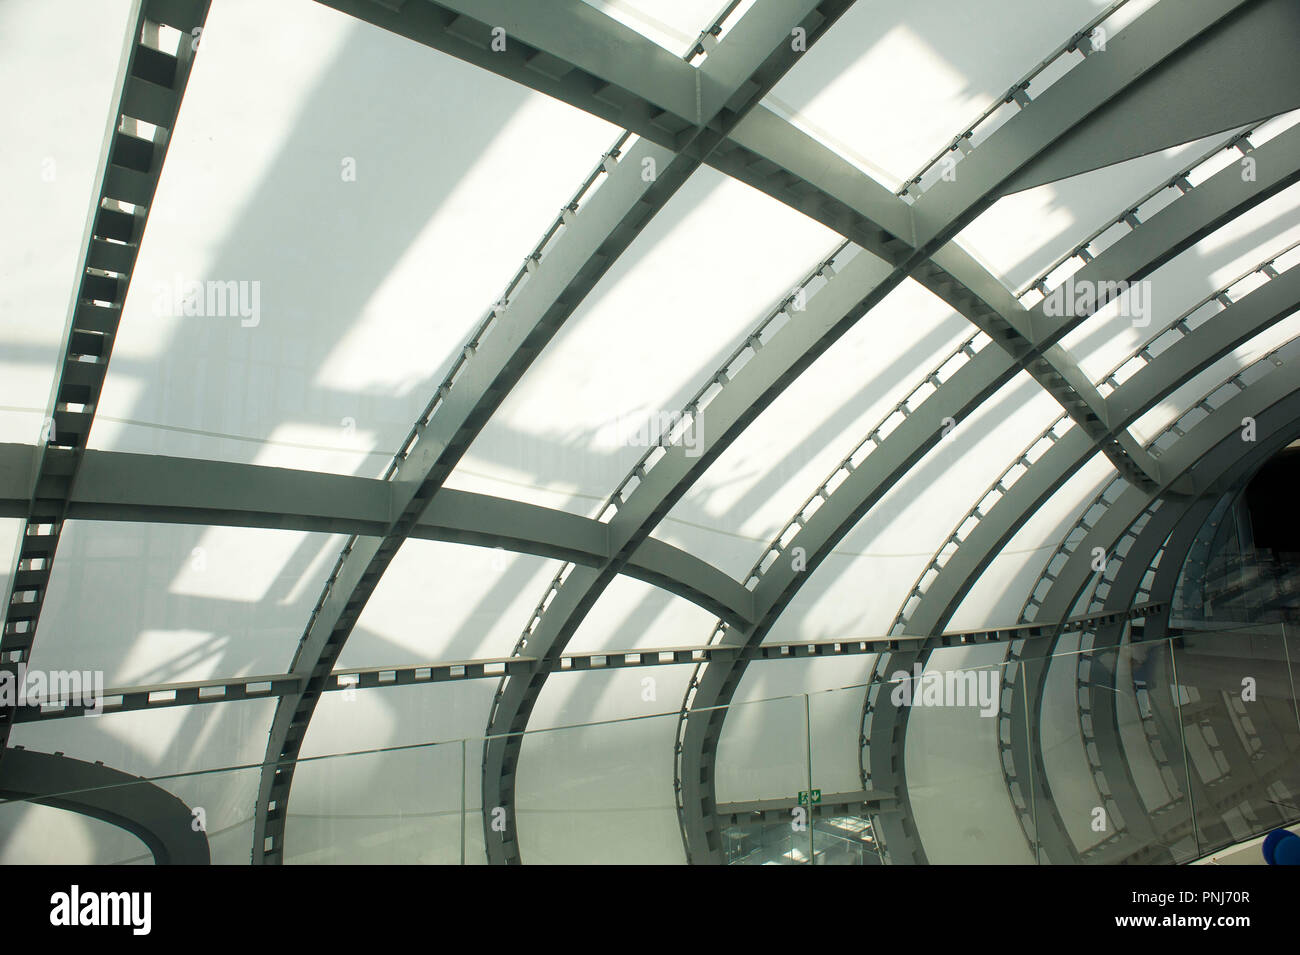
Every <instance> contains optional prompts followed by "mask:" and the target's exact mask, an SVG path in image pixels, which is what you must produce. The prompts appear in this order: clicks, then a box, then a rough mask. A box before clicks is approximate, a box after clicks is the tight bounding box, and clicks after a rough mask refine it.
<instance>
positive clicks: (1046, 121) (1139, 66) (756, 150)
mask: <svg viewBox="0 0 1300 955" xmlns="http://www.w3.org/2000/svg"><path fill="white" fill-rule="evenodd" d="M320 2H323V3H326V4H327V5H329V6H331V7H334V8H336V9H339V10H341V11H343V12H346V13H349V14H351V15H353V16H356V17H359V18H361V19H364V20H366V21H368V22H370V23H372V24H374V25H376V26H380V27H382V28H384V29H386V30H390V31H391V32H394V33H397V34H399V35H402V36H406V37H408V38H410V39H412V40H415V41H416V42H419V43H422V44H424V45H427V46H430V47H432V48H434V49H438V50H441V51H443V52H445V53H449V54H450V55H452V56H456V57H458V58H460V59H463V60H465V61H467V62H470V63H473V64H475V65H477V66H480V67H482V68H484V69H487V70H489V71H491V72H494V73H496V74H498V75H500V76H503V77H505V78H508V79H510V80H513V81H515V82H518V83H521V84H522V85H525V86H528V87H530V88H532V89H536V90H539V91H541V92H545V93H548V94H549V95H551V96H554V97H556V98H557V99H560V100H562V101H564V102H567V103H569V104H571V105H573V106H576V107H578V108H579V109H583V110H585V111H587V112H590V113H592V114H593V115H597V116H601V117H602V118H605V119H608V120H609V121H610V122H614V123H617V124H618V125H620V126H623V127H624V128H627V129H628V130H630V131H632V132H635V133H637V134H638V135H640V136H643V137H645V138H647V139H650V140H652V141H655V142H660V143H662V144H665V145H667V146H669V148H672V142H671V136H672V132H671V130H675V129H678V128H681V127H684V126H687V125H689V123H690V122H691V120H690V118H689V117H690V116H691V115H692V114H691V111H690V108H689V105H683V101H684V100H686V99H687V97H686V95H685V92H684V89H685V87H687V86H688V83H687V80H686V78H685V74H684V73H683V72H682V64H680V63H679V62H675V61H673V60H672V58H671V57H668V56H667V55H666V54H665V53H664V51H662V50H660V49H659V48H658V47H656V46H655V45H654V44H653V43H650V41H648V40H646V39H645V38H643V37H641V36H640V35H638V34H636V33H635V32H633V31H631V30H629V29H628V28H626V27H624V26H622V25H621V24H619V23H617V22H615V21H613V20H602V19H601V18H600V15H598V14H595V13H594V12H593V11H592V10H591V9H590V8H589V7H587V6H585V5H583V4H580V3H576V2H575V3H573V4H569V5H566V7H565V14H566V16H567V15H569V14H570V13H572V16H573V18H574V23H573V29H572V30H571V31H568V34H571V35H557V34H560V33H563V32H565V31H559V30H557V29H556V27H555V25H554V24H553V23H551V22H549V21H546V20H545V18H537V17H533V16H528V15H524V14H522V13H521V11H519V10H516V9H514V8H513V5H512V4H509V3H506V2H504V0H497V2H496V3H493V4H490V5H488V6H486V7H485V6H483V5H482V4H469V3H466V2H450V0H443V2H428V3H425V4H423V5H419V6H416V5H406V6H403V7H401V8H400V10H399V11H393V10H390V9H385V8H383V7H379V6H376V4H375V3H373V2H366V0H320ZM1241 2H1242V0H1188V2H1187V3H1185V4H1183V5H1182V6H1181V8H1180V9H1179V10H1177V11H1174V10H1172V7H1171V8H1169V9H1157V10H1154V11H1151V12H1150V13H1148V14H1147V15H1145V16H1143V17H1142V18H1140V19H1139V20H1138V21H1137V22H1135V23H1134V24H1131V25H1130V26H1129V27H1128V28H1127V29H1125V30H1124V31H1123V32H1122V33H1121V34H1120V35H1119V36H1118V37H1117V38H1116V39H1115V42H1113V43H1111V44H1110V45H1109V46H1108V48H1107V54H1106V57H1105V58H1104V59H1105V60H1106V62H1105V63H1098V62H1095V61H1096V60H1098V59H1101V58H1097V57H1090V58H1089V61H1090V62H1085V63H1083V64H1080V65H1079V66H1078V67H1076V69H1074V70H1072V71H1071V72H1070V74H1068V75H1067V76H1066V77H1064V78H1063V79H1062V80H1060V81H1058V82H1057V83H1056V84H1054V85H1053V86H1052V87H1051V88H1049V89H1048V90H1047V91H1046V92H1045V93H1044V95H1043V97H1042V98H1041V99H1042V101H1043V102H1044V103H1046V104H1047V106H1046V107H1045V108H1039V109H1036V110H1033V111H1032V112H1034V113H1035V114H1036V115H1038V117H1039V119H1040V121H1038V122H1036V124H1035V126H1034V128H1033V129H1032V131H1031V132H1030V134H1029V135H1027V136H1025V137H1024V143H1023V145H1024V146H1025V147H1027V148H1026V149H1022V148H1021V145H1022V144H1012V146H1011V148H1010V149H1009V150H1007V149H1005V148H1003V149H1002V150H1001V151H999V149H998V148H990V147H992V146H994V144H996V143H998V142H1001V143H1002V144H1003V146H1004V147H1005V146H1006V145H1007V144H1008V143H1009V142H1010V140H1008V138H1007V137H1006V136H1005V135H1003V136H1000V137H999V136H994V137H992V138H991V140H990V142H989V144H988V145H986V146H982V147H981V148H980V149H976V150H974V151H973V152H971V153H970V154H969V155H966V157H965V159H964V160H963V168H964V170H965V171H964V172H963V173H962V175H961V177H960V178H961V179H962V180H963V181H962V182H961V183H960V184H959V185H956V186H955V187H954V188H938V189H934V190H931V192H930V193H927V194H926V195H927V196H930V195H932V194H938V198H937V199H933V198H931V199H928V200H927V202H926V203H924V204H922V203H918V204H917V205H915V206H909V205H908V204H907V203H905V202H902V201H901V200H899V199H898V198H897V197H895V196H893V195H892V194H891V193H889V192H888V190H886V189H884V188H883V187H881V186H879V185H877V184H875V183H873V182H872V181H871V180H869V179H867V178H866V177H865V176H863V175H862V174H861V173H859V172H858V171H857V170H855V169H853V168H852V167H851V166H849V165H848V163H846V162H845V161H844V160H843V159H842V158H841V157H839V156H836V155H835V154H834V153H832V152H831V151H830V150H828V149H826V148H825V147H824V146H822V145H820V144H819V143H816V142H815V141H813V140H812V139H811V138H810V137H808V136H806V135H804V134H802V133H800V132H798V131H797V130H795V129H793V127H791V126H790V124H789V123H787V122H786V121H784V120H782V119H780V118H778V117H777V116H776V115H775V114H773V113H771V111H769V110H767V109H765V108H764V107H762V106H759V107H757V108H756V109H754V110H752V111H751V112H750V113H749V115H748V116H747V117H746V118H745V119H744V120H742V121H741V122H740V123H739V124H738V125H737V126H736V127H735V129H734V130H733V131H732V132H731V133H730V138H729V139H727V140H726V141H724V142H723V143H721V144H720V145H719V146H718V148H716V149H715V150H714V151H713V153H712V155H711V156H710V157H708V158H707V160H706V161H707V162H708V163H709V164H711V165H714V166H715V167H716V168H718V169H719V170H721V171H723V172H725V173H727V174H728V175H730V176H733V177H735V178H737V179H739V180H741V181H743V182H747V183H749V184H750V185H752V186H754V187H755V188H758V189H760V190H762V191H764V192H766V193H767V194H768V195H770V196H772V197H773V198H776V199H778V200H779V201H781V202H784V203H786V204H788V205H790V206H792V207H793V208H795V209H798V210H799V211H801V212H803V213H804V214H806V215H808V216H810V217H812V218H814V219H816V220H817V221H819V222H821V223H823V224H824V225H826V226H827V227H828V228H831V229H833V230H835V231H837V232H839V233H841V234H842V235H844V236H845V237H846V238H847V239H849V240H850V241H852V242H854V243H856V244H858V245H859V246H861V247H862V248H864V249H866V250H868V251H870V252H872V253H873V254H876V255H879V256H881V257H882V258H884V259H885V260H886V261H889V262H893V263H894V264H896V265H899V266H906V269H907V272H908V274H910V275H911V277H912V278H914V279H915V280H916V281H918V282H920V283H921V284H922V285H923V286H924V287H926V288H927V289H929V290H930V291H931V292H933V293H934V294H936V295H938V296H939V297H940V298H941V299H943V300H944V301H945V302H947V303H948V304H950V305H951V306H952V307H953V308H954V309H956V310H957V311H958V312H959V313H960V314H962V315H964V316H966V317H967V318H968V319H970V320H971V321H972V322H974V323H975V324H976V326H977V327H979V328H981V329H982V330H984V331H986V332H987V333H988V334H990V335H991V336H992V337H994V338H995V339H997V340H998V341H999V342H1000V343H1003V344H1004V347H1008V348H1009V349H1010V350H1012V351H1013V353H1014V354H1016V355H1017V357H1018V359H1019V360H1021V361H1022V363H1023V364H1024V367H1026V368H1027V369H1028V370H1029V372H1030V374H1031V375H1033V376H1034V377H1035V379H1037V380H1038V381H1039V382H1040V383H1041V384H1042V385H1043V386H1044V387H1045V388H1047V390H1048V391H1049V392H1050V393H1052V394H1053V395H1054V396H1055V397H1057V399H1058V400H1059V401H1061V404H1062V406H1063V407H1064V408H1065V409H1066V410H1067V412H1068V413H1069V414H1070V415H1071V417H1073V418H1075V419H1076V420H1077V421H1078V422H1079V423H1080V425H1082V426H1083V427H1084V428H1086V429H1097V430H1100V427H1101V422H1100V421H1099V409H1100V408H1101V404H1102V403H1101V400H1100V397H1099V396H1098V395H1097V394H1096V389H1095V388H1094V387H1093V386H1092V384H1091V382H1089V381H1088V380H1087V379H1086V377H1085V376H1083V375H1082V373H1081V372H1079V370H1078V368H1077V366H1075V365H1074V363H1073V361H1072V360H1071V359H1070V357H1069V355H1068V354H1067V353H1066V352H1064V350H1062V349H1059V348H1055V347H1053V346H1054V345H1055V343H1056V341H1058V340H1059V337H1060V335H1063V334H1065V331H1068V328H1066V329H1064V330H1060V331H1059V334H1057V335H1056V336H1055V337H1053V338H1050V339H1047V338H1040V336H1038V335H1037V334H1035V333H1034V325H1033V323H1032V321H1031V320H1030V319H1028V318H1027V317H1026V316H1024V314H1023V310H1022V309H1020V308H1019V307H1018V305H1017V303H1016V301H1015V299H1014V298H1013V297H1011V296H1009V295H1007V294H1006V292H1005V290H1004V289H1003V288H1002V287H1001V284H1000V283H998V282H997V281H996V280H994V279H993V278H992V277H991V276H988V275H987V274H985V273H984V272H983V269H982V268H981V267H980V266H978V265H977V264H976V263H975V262H974V261H973V260H971V259H970V258H969V256H966V255H965V254H964V253H962V252H961V251H960V250H959V249H957V248H956V247H950V248H946V249H942V247H943V246H944V245H946V244H947V242H948V240H949V239H951V238H952V237H953V236H954V235H956V234H957V232H959V231H960V230H961V229H962V228H964V227H965V225H966V224H968V223H969V222H970V221H972V220H973V219H974V218H976V217H977V216H978V215H979V214H980V213H981V212H983V211H984V210H985V209H986V208H987V207H988V206H989V205H991V204H992V203H993V202H994V201H995V200H996V199H997V198H998V195H999V193H998V186H997V184H996V183H993V182H992V180H994V179H996V178H998V177H1002V178H1003V179H1004V180H1005V181H1006V182H1007V183H1009V182H1010V181H1011V179H1012V176H1013V174H1014V173H1015V172H1016V171H1017V170H1018V169H1020V168H1021V167H1022V166H1023V165H1025V164H1026V163H1028V162H1029V161H1031V160H1032V159H1033V158H1034V157H1036V156H1038V155H1039V154H1040V153H1041V152H1042V151H1044V150H1046V149H1048V148H1049V147H1050V146H1051V145H1052V144H1053V143H1054V142H1055V141H1056V140H1058V139H1060V138H1061V137H1062V136H1065V135H1066V134H1068V133H1069V131H1070V129H1071V127H1072V126H1073V125H1075V123H1076V122H1082V121H1083V119H1084V118H1086V117H1088V116H1091V115H1093V114H1094V113H1097V112H1098V111H1104V110H1105V108H1107V106H1108V104H1109V102H1110V101H1111V100H1112V99H1114V98H1115V97H1116V96H1117V95H1118V94H1119V93H1121V92H1123V91H1124V90H1125V89H1127V88H1128V86H1129V84H1131V83H1135V82H1136V81H1137V80H1138V79H1139V78H1141V77H1143V76H1145V75H1146V74H1148V73H1150V72H1151V71H1152V70H1153V69H1154V68H1155V67H1156V66H1157V65H1160V64H1165V61H1166V60H1170V61H1172V60H1174V59H1177V58H1179V57H1186V56H1189V55H1190V54H1189V53H1187V52H1185V51H1183V47H1184V46H1186V45H1187V44H1188V43H1190V42H1191V41H1192V40H1194V39H1196V38H1197V37H1199V36H1200V35H1201V34H1202V33H1204V32H1205V31H1208V30H1212V29H1216V28H1221V27H1222V25H1223V24H1222V21H1223V19H1224V18H1225V17H1226V16H1228V15H1229V14H1231V13H1233V12H1234V11H1235V10H1236V8H1237V7H1239V6H1240V5H1241ZM570 8H571V9H570ZM493 24H506V26H505V27H504V28H505V29H507V31H508V33H509V34H510V36H511V37H512V38H517V39H518V41H519V43H518V48H517V49H516V50H515V51H514V53H513V54H512V53H511V52H510V49H511V48H509V46H508V48H507V51H502V52H497V53H493V52H490V51H489V50H488V49H487V46H488V41H487V38H488V37H490V35H491V28H492V25H493ZM1078 39H1079V38H1074V39H1072V40H1071V43H1070V44H1068V45H1074V44H1076V42H1077V41H1078ZM614 50H617V51H619V56H623V55H624V54H626V57H627V59H628V61H629V62H635V63H640V64H644V66H645V70H644V71H643V75H636V74H635V72H634V71H631V70H627V69H622V68H621V67H622V66H623V64H621V63H615V62H610V60H612V59H614V57H613V56H611V55H610V53H609V51H614ZM597 51H600V52H597ZM601 52H603V53H604V54H605V55H604V56H602V55H601ZM542 64H544V66H543V65H542ZM1165 65H1166V66H1167V64H1165ZM539 74H540V75H539ZM646 76H653V77H654V82H653V84H652V83H649V82H646V80H645V77H646ZM593 90H596V91H598V93H596V94H595V95H593V92H592V91H593ZM1017 102H1018V103H1019V105H1021V106H1025V105H1028V104H1029V100H1028V98H1027V97H1020V98H1018V99H1017ZM1035 102H1039V101H1037V100H1036V101H1035ZM674 104H675V105H674ZM1049 112H1051V113H1054V114H1055V115H1054V116H1047V115H1045V114H1047V113H1049ZM647 117H655V120H654V121H653V122H651V121H650V120H649V119H648V118H647ZM1126 121H1127V122H1128V123H1129V124H1130V125H1138V126H1141V125H1142V124H1140V123H1137V124H1134V123H1133V119H1132V117H1126ZM1243 122H1244V120H1243ZM999 132H1001V131H999ZM1022 132H1023V127H1022ZM959 138H960V137H959ZM961 141H962V142H967V140H965V139H961ZM1021 152H1025V153H1026V155H1025V156H1021V155H1019V154H1020V153H1021ZM1008 153H1009V154H1008ZM972 173H973V174H972ZM968 181H974V183H975V184H974V187H973V188H968V186H967V182H968ZM941 185H943V186H950V185H953V184H951V183H947V182H943V183H941ZM939 228H943V229H944V230H945V231H944V232H943V234H942V235H940V234H938V232H937V231H936V229H939ZM941 249H942V251H940V250H941ZM1102 304H1104V302H1100V303H1098V307H1100V306H1101V305H1102ZM1103 447H1104V450H1105V452H1106V454H1107V456H1108V457H1110V458H1111V459H1112V460H1113V461H1114V463H1115V465H1116V467H1117V468H1119V469H1120V470H1121V471H1122V472H1124V473H1125V474H1127V475H1129V476H1130V477H1132V479H1133V480H1135V481H1137V482H1139V483H1141V482H1147V481H1151V480H1154V479H1155V477H1156V476H1155V475H1154V472H1153V470H1152V462H1151V461H1150V460H1149V459H1147V458H1146V457H1145V455H1144V454H1143V452H1142V449H1141V447H1140V446H1139V445H1138V444H1137V442H1136V441H1134V440H1133V439H1132V437H1131V436H1130V435H1128V434H1127V432H1121V433H1120V434H1119V435H1118V437H1116V438H1114V439H1112V440H1111V441H1110V442H1108V443H1107V444H1106V445H1104V446H1103Z"/></svg>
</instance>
